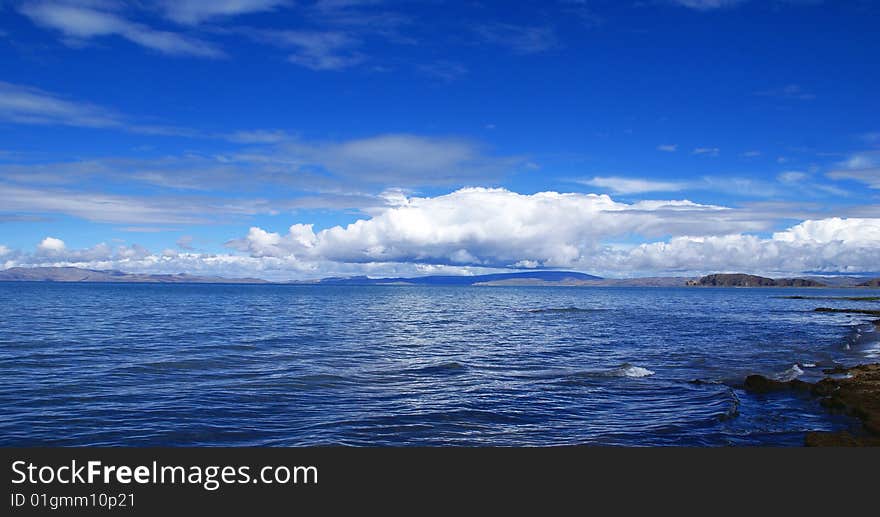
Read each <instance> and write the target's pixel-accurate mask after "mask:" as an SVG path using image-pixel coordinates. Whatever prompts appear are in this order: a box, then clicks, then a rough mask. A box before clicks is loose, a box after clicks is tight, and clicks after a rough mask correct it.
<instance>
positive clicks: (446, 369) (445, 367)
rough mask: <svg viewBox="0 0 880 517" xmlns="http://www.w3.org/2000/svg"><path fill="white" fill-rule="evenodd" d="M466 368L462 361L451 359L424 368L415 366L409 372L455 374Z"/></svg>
mask: <svg viewBox="0 0 880 517" xmlns="http://www.w3.org/2000/svg"><path fill="white" fill-rule="evenodd" d="M466 368H467V367H466V366H465V365H463V364H461V363H457V362H455V361H451V362H448V363H442V364H435V365H431V366H425V367H422V368H413V369H410V370H408V372H409V373H415V374H419V375H455V374H458V373H463V372H464V370H465V369H466Z"/></svg>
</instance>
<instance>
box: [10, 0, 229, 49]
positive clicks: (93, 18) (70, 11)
mask: <svg viewBox="0 0 880 517" xmlns="http://www.w3.org/2000/svg"><path fill="white" fill-rule="evenodd" d="M112 5H113V4H105V3H103V2H98V3H89V2H85V3H83V2H72V1H61V0H56V1H36V2H25V3H24V4H22V5H21V6H20V8H19V9H20V11H21V13H22V14H24V15H25V16H27V17H28V18H30V19H31V20H32V21H33V22H34V23H36V24H37V25H40V26H43V27H47V28H50V29H55V30H58V31H60V32H61V33H62V34H63V35H64V36H65V37H66V38H68V39H72V40H77V41H83V40H88V39H91V38H96V37H105V36H119V37H122V38H125V39H127V40H129V41H131V42H132V43H135V44H137V45H140V46H142V47H146V48H149V49H152V50H156V51H159V52H161V53H163V54H171V55H185V56H196V57H209V58H217V57H222V56H223V52H222V51H220V50H219V49H217V48H216V47H214V46H213V45H211V44H210V43H208V42H205V41H201V40H199V39H195V38H191V37H188V36H184V35H182V34H178V33H175V32H167V31H162V30H157V29H153V28H151V27H148V26H146V25H143V24H140V23H135V22H132V21H129V20H127V19H125V18H124V17H122V16H121V15H120V14H118V13H116V12H113V9H110V8H108V7H112ZM102 8H103V9H102Z"/></svg>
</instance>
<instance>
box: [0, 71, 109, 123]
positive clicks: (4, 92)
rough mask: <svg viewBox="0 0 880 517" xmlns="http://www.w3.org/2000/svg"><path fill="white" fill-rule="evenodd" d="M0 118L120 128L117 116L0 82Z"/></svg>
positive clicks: (89, 106) (90, 106)
mask: <svg viewBox="0 0 880 517" xmlns="http://www.w3.org/2000/svg"><path fill="white" fill-rule="evenodd" d="M0 119H2V120H5V121H8V122H16V123H21V124H45V125H65V126H78V127H91V128H108V127H109V128H122V127H124V126H125V123H124V122H123V118H122V116H121V115H119V114H117V113H114V112H113V111H111V110H108V109H106V108H103V107H100V106H96V105H93V104H88V103H80V102H74V101H70V100H66V99H63V98H61V97H59V96H57V95H54V94H51V93H49V92H45V91H43V90H39V89H37V88H30V87H27V86H22V85H17V84H11V83H6V82H0Z"/></svg>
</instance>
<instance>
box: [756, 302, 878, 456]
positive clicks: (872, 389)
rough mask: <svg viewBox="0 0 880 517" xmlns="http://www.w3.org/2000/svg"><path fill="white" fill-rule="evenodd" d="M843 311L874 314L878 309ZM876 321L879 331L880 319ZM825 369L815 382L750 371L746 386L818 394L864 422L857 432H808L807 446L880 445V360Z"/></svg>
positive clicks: (825, 404) (834, 408) (759, 390)
mask: <svg viewBox="0 0 880 517" xmlns="http://www.w3.org/2000/svg"><path fill="white" fill-rule="evenodd" d="M817 310H819V309H817ZM835 312H837V311H835ZM840 312H852V313H862V314H864V313H868V314H871V313H875V312H876V311H860V310H847V311H840ZM873 323H874V326H875V328H877V329H878V331H880V320H876V321H874V322H873ZM823 373H825V374H826V375H827V377H825V378H824V379H822V380H820V381H818V382H815V383H811V382H805V381H802V380H799V379H793V380H789V381H780V380H775V379H771V378H768V377H765V376H763V375H750V376H748V377H747V378H746V380H745V383H744V385H743V388H745V389H746V390H747V391H750V392H752V393H771V392H775V391H785V390H795V391H800V392H806V393H809V394H811V395H812V396H815V397H819V399H820V403H821V404H822V406H823V407H825V408H827V409H828V410H830V411H836V412H841V413H844V414H847V415H851V416H854V417H856V418H858V419H859V420H860V421H861V422H862V430H861V431H862V432H860V433H857V434H853V433H850V432H847V431H838V432H810V433H807V436H806V438H805V443H804V444H805V445H806V446H808V447H842V446H844V447H865V446H870V447H880V363H872V364H861V365H858V366H853V367H851V368H842V367H841V368H831V369H826V370H823Z"/></svg>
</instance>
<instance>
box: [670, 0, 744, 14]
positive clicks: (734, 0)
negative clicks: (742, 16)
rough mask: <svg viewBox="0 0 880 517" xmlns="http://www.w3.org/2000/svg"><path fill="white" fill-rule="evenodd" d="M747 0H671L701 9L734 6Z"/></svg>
mask: <svg viewBox="0 0 880 517" xmlns="http://www.w3.org/2000/svg"><path fill="white" fill-rule="evenodd" d="M745 1H746V0H671V2H672V3H674V4H678V5H680V6H682V7H688V8H690V9H697V10H699V11H711V10H713V9H721V8H725V7H733V6H735V5H739V4H741V3H744V2H745Z"/></svg>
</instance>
